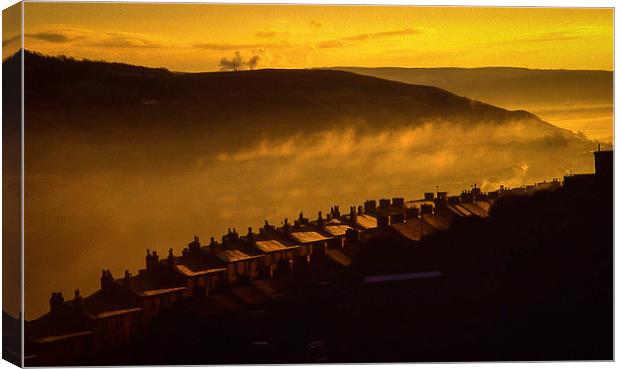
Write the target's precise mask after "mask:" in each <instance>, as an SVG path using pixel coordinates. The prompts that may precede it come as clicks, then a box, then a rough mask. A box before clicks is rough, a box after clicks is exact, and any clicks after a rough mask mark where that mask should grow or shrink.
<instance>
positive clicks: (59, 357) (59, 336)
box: [25, 291, 94, 366]
mask: <svg viewBox="0 0 620 369" xmlns="http://www.w3.org/2000/svg"><path fill="white" fill-rule="evenodd" d="M75 295H76V298H75V299H74V301H72V302H65V300H64V298H63V296H62V293H60V292H54V293H52V297H51V298H50V311H49V312H48V313H46V314H44V315H43V316H41V317H40V318H38V319H35V320H31V321H28V322H26V323H25V324H26V327H25V328H26V337H25V351H26V352H25V356H26V362H25V364H26V366H30V365H62V364H65V363H67V362H69V361H70V360H71V359H72V358H73V357H75V355H76V353H84V352H86V351H88V350H92V349H93V335H94V332H93V325H92V322H91V321H90V319H88V318H87V317H86V316H85V315H84V313H83V310H82V305H81V301H80V297H79V291H76V294H75Z"/></svg>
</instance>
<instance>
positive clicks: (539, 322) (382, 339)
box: [81, 180, 613, 365]
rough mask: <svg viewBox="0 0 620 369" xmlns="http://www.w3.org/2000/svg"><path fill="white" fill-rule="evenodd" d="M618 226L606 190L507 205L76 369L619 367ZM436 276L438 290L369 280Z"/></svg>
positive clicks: (376, 242)
mask: <svg viewBox="0 0 620 369" xmlns="http://www.w3.org/2000/svg"><path fill="white" fill-rule="evenodd" d="M608 182H611V181H610V180H608ZM612 215H613V205H612V187H611V183H604V184H600V183H599V184H590V186H589V187H588V186H582V187H581V188H566V187H565V188H562V189H560V190H557V191H555V192H546V191H545V192H539V193H537V194H535V195H533V196H531V197H505V198H503V199H501V200H500V201H499V202H497V203H496V205H495V206H494V208H493V209H492V215H491V217H490V218H488V219H487V220H481V219H477V220H462V221H461V222H458V223H455V224H454V225H453V226H452V228H451V229H450V230H449V231H447V232H445V233H438V234H436V235H434V236H431V237H428V238H427V239H425V241H423V242H422V243H419V244H415V243H411V242H408V241H404V240H403V239H401V238H397V237H395V236H394V237H382V238H375V239H371V240H370V241H368V242H365V243H362V244H360V245H359V250H358V253H357V256H356V258H355V261H354V264H353V265H352V266H351V268H350V269H334V268H332V267H330V266H329V265H326V266H325V268H326V269H325V270H323V271H322V272H321V273H317V274H313V273H314V272H312V271H308V272H307V273H304V272H300V274H298V275H295V276H291V277H290V278H288V279H286V280H287V281H288V282H286V283H285V282H284V281H282V282H280V284H277V285H273V286H272V287H273V288H275V289H277V290H278V291H280V292H281V295H280V296H279V297H277V298H266V297H265V296H262V297H260V296H246V297H245V298H244V301H246V302H245V303H243V302H241V300H240V299H236V300H235V299H234V298H233V297H231V296H232V295H228V294H227V293H226V292H222V293H220V294H215V295H213V296H211V297H209V298H208V299H201V300H194V301H185V302H183V303H180V304H177V305H174V306H172V307H171V308H170V310H168V311H167V312H166V313H165V314H163V316H161V317H160V318H159V319H157V320H155V321H153V322H152V323H151V325H150V327H149V330H148V333H146V334H145V335H143V336H139V337H135V339H134V340H133V341H132V342H131V343H130V344H127V345H125V346H123V347H121V348H119V349H118V350H115V351H113V352H106V353H103V354H100V355H95V356H93V357H90V358H87V359H84V361H82V362H81V363H83V364H95V363H96V364H97V365H112V364H213V363H304V362H398V361H414V362H415V361H472V360H473V361H487V360H492V361H504V360H527V361H529V360H611V359H613V348H612V347H613V300H612V298H613V285H612V283H613V278H612V276H613V264H612V263H613V257H612V256H613V249H612V247H613V239H612V234H613V225H612V222H613V221H612V218H613V216H612ZM428 271H440V272H441V277H438V278H426V279H414V280H407V281H392V282H379V283H370V281H369V280H367V279H365V277H368V276H376V275H389V274H394V273H411V272H428ZM319 274H320V275H321V276H325V275H327V276H328V277H327V278H325V277H321V278H318V277H317V276H318V275H319ZM239 288H243V287H239ZM239 291H241V290H239ZM239 291H238V292H239ZM239 293H240V292H239ZM239 293H238V294H237V296H239ZM241 295H243V294H242V293H241ZM248 301H250V302H248Z"/></svg>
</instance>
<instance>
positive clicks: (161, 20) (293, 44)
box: [5, 3, 613, 71]
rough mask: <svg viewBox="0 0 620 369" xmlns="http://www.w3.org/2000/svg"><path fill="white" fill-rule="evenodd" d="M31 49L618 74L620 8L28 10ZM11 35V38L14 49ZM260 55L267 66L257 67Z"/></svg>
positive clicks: (184, 66) (143, 58)
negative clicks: (616, 19)
mask: <svg viewBox="0 0 620 369" xmlns="http://www.w3.org/2000/svg"><path fill="white" fill-rule="evenodd" d="M25 8H26V10H25V11H26V14H25V19H26V24H25V33H26V39H25V47H26V48H27V49H31V50H36V51H40V52H43V53H46V54H52V55H56V54H66V55H70V56H74V57H79V58H90V59H104V60H110V61H122V62H128V63H132V64H141V65H148V66H163V67H166V68H169V69H172V70H180V71H200V70H218V69H220V61H221V60H222V59H223V58H228V59H232V58H233V57H234V56H235V53H236V52H239V54H240V57H241V60H250V59H251V58H252V57H254V59H255V61H256V67H257V68H271V67H273V68H307V67H321V66H336V65H352V66H353V65H354V66H368V67H374V66H402V67H440V66H460V67H480V66H520V67H529V68H565V69H606V70H611V69H613V64H612V63H613V10H612V9H562V8H476V7H414V6H410V7H403V6H398V7H397V6H381V7H371V6H319V5H310V6H300V5H297V6H290V5H202V4H116V3H99V4H95V3H82V4H79V3H73V4H70V3H26V5H25ZM7 38H10V35H5V41H6V40H7ZM256 56H257V57H256Z"/></svg>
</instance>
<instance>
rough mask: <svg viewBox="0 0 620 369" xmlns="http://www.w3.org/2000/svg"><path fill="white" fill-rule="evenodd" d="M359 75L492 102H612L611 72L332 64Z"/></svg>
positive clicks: (549, 103)
mask: <svg viewBox="0 0 620 369" xmlns="http://www.w3.org/2000/svg"><path fill="white" fill-rule="evenodd" d="M333 69H334V70H343V71H349V72H353V73H359V74H362V75H368V76H374V77H377V78H384V79H388V80H392V81H399V82H404V83H411V84H424V85H431V86H437V87H440V88H444V89H446V90H448V91H451V92H454V93H457V94H459V95H463V96H467V97H470V98H472V99H479V100H482V101H486V102H488V103H491V104H495V105H499V106H503V107H513V106H527V105H561V104H607V105H609V104H612V103H613V72H610V71H602V70H541V69H526V68H505V67H492V68H360V67H335V68H333Z"/></svg>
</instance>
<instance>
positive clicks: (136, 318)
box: [25, 166, 608, 365]
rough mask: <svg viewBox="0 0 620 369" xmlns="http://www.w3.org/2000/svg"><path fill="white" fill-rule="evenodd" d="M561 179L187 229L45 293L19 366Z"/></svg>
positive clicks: (342, 259)
mask: <svg viewBox="0 0 620 369" xmlns="http://www.w3.org/2000/svg"><path fill="white" fill-rule="evenodd" d="M607 169H608V168H607ZM607 169H605V170H607ZM597 170H598V166H597ZM601 170H603V169H601ZM565 181H566V178H565ZM568 181H569V182H570V179H569V180H568ZM561 186H562V182H560V181H559V180H558V179H554V180H553V181H551V182H541V183H537V184H535V185H531V186H526V187H519V188H514V189H509V188H505V187H501V188H500V189H499V190H497V191H493V192H488V193H484V192H482V191H481V190H480V188H478V187H477V186H475V185H474V186H472V188H471V190H467V191H463V192H462V193H461V194H460V195H458V196H448V193H447V192H439V191H436V192H429V193H425V194H424V197H423V198H422V199H420V200H414V201H405V199H403V198H392V199H380V200H379V201H378V203H377V201H376V200H369V201H366V202H365V203H364V204H363V206H357V207H353V206H352V207H350V208H349V210H348V211H346V212H342V213H341V210H340V207H339V206H333V207H332V208H331V209H330V210H329V212H326V213H325V214H323V213H322V212H319V213H318V215H317V217H316V218H315V219H313V220H311V219H309V218H307V217H305V216H304V214H303V213H300V214H299V216H298V217H297V219H295V220H294V221H293V222H289V220H288V219H284V221H283V223H282V225H280V226H277V227H276V226H275V225H272V224H270V223H269V222H267V221H265V223H264V225H263V226H262V227H260V228H259V229H258V231H257V232H255V231H254V230H253V229H252V228H248V230H247V232H246V233H245V234H243V235H242V234H239V233H238V231H237V230H236V229H234V228H232V229H229V230H228V231H227V232H226V234H224V235H223V236H222V237H221V239H220V240H216V239H215V238H213V237H212V238H211V239H210V240H209V241H208V242H207V243H205V244H203V243H201V241H200V239H199V238H198V237H197V236H194V238H193V240H192V241H191V242H190V243H189V244H188V245H187V247H185V248H184V249H183V250H182V252H181V254H180V255H178V254H175V253H174V250H173V249H172V248H171V249H169V250H168V253H167V255H165V256H160V254H158V253H157V251H155V250H148V249H147V250H146V255H145V268H144V269H141V270H139V272H138V273H137V274H136V275H133V274H132V273H130V272H129V271H128V270H126V271H125V273H124V275H122V276H120V277H119V278H115V277H114V276H113V275H112V273H111V272H110V271H109V270H103V271H102V273H101V278H100V280H101V286H100V289H99V290H98V291H96V292H95V293H93V294H92V295H90V296H86V297H82V295H81V294H80V291H79V290H76V291H75V295H74V296H73V298H72V299H71V300H65V298H64V296H63V295H62V293H60V292H54V293H52V295H51V298H50V311H49V312H48V313H46V314H45V315H43V316H42V317H40V318H38V319H35V320H32V321H28V322H26V325H25V335H26V365H50V364H61V363H66V362H68V361H70V360H71V358H72V357H74V356H75V355H76V354H80V353H84V352H88V351H91V350H100V349H104V348H106V347H110V346H113V345H116V344H119V343H122V342H125V341H127V340H128V339H129V338H130V337H131V336H132V335H134V334H135V333H136V332H138V331H140V330H142V329H143V328H144V327H145V326H146V324H147V323H148V322H149V321H150V320H151V319H153V318H154V317H155V316H157V315H158V314H160V312H162V310H163V309H165V308H167V307H168V306H170V305H172V304H174V303H175V302H176V301H179V300H181V299H187V298H192V297H199V296H210V295H212V294H214V292H216V291H221V290H227V289H232V288H234V287H235V286H240V285H256V286H264V284H261V281H269V280H277V279H281V278H286V277H287V276H289V275H290V274H291V273H293V272H294V271H295V270H296V269H299V268H313V267H314V266H317V265H321V264H324V263H331V264H333V265H335V266H336V267H339V268H346V267H348V266H350V265H351V263H352V260H353V257H354V255H355V253H354V252H352V250H354V249H355V245H356V244H358V243H359V241H363V240H365V239H367V238H369V237H372V236H375V235H381V234H386V233H388V232H389V233H390V234H392V235H397V236H400V237H404V238H406V239H409V240H412V241H419V240H421V239H423V238H424V237H426V236H428V235H431V234H433V233H436V232H438V231H443V230H447V229H448V228H449V227H450V224H451V223H452V221H453V220H454V219H455V218H458V217H478V218H486V217H488V216H489V211H490V209H491V206H492V205H493V203H494V202H495V201H496V200H497V199H498V198H500V197H502V196H505V195H508V194H518V195H526V194H530V193H534V192H536V191H540V190H554V189H557V188H559V187H561Z"/></svg>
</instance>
